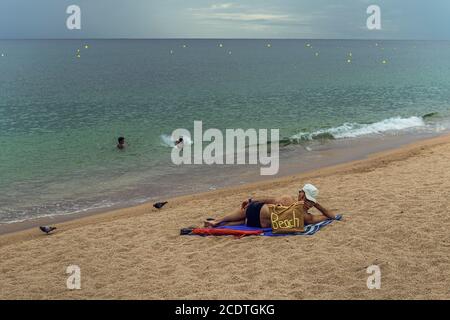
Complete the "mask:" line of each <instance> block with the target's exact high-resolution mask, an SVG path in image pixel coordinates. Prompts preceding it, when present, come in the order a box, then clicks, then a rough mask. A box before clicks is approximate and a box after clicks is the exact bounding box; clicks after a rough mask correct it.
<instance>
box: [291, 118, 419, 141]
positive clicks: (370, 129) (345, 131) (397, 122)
mask: <svg viewBox="0 0 450 320" xmlns="http://www.w3.org/2000/svg"><path fill="white" fill-rule="evenodd" d="M423 126H425V122H424V120H423V119H422V118H421V117H409V118H401V117H394V118H389V119H384V120H382V121H379V122H375V123H370V124H360V123H344V124H343V125H340V126H338V127H334V128H329V129H321V130H317V131H315V132H312V133H309V132H308V133H307V132H300V133H298V134H295V135H293V136H292V137H291V139H294V140H313V139H318V138H321V137H322V138H334V139H342V138H355V137H359V136H365V135H374V134H383V133H385V132H389V131H399V130H405V129H410V128H416V127H423Z"/></svg>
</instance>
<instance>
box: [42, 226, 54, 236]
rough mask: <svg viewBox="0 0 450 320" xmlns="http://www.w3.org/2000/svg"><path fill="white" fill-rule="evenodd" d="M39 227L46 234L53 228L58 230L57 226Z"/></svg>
mask: <svg viewBox="0 0 450 320" xmlns="http://www.w3.org/2000/svg"><path fill="white" fill-rule="evenodd" d="M39 229H41V231H42V232H45V233H46V234H49V233H50V232H52V231H53V230H56V227H50V226H40V227H39Z"/></svg>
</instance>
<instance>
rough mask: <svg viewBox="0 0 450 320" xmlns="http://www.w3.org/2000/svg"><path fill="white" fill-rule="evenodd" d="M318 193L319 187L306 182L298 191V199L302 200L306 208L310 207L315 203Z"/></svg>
mask: <svg viewBox="0 0 450 320" xmlns="http://www.w3.org/2000/svg"><path fill="white" fill-rule="evenodd" d="M318 195H319V189H317V188H316V187H315V186H313V185H312V184H309V183H307V184H305V185H304V186H303V188H301V189H300V190H299V191H298V200H299V201H304V202H305V205H306V206H307V207H308V208H312V207H314V205H315V204H316V203H317V196H318Z"/></svg>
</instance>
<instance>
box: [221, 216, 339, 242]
mask: <svg viewBox="0 0 450 320" xmlns="http://www.w3.org/2000/svg"><path fill="white" fill-rule="evenodd" d="M341 219H342V215H340V214H339V215H336V220H341ZM333 221H334V220H331V219H330V220H325V221H322V222H319V223H316V224H309V225H307V226H305V231H303V232H295V233H272V228H254V227H247V226H246V225H245V224H241V225H239V226H224V227H218V229H232V230H262V231H263V232H264V233H263V234H262V235H263V236H267V237H280V236H293V235H294V236H295V235H301V236H312V235H313V234H315V233H316V232H317V231H319V230H320V229H322V228H323V227H325V226H326V225H329V224H330V223H332V222H333Z"/></svg>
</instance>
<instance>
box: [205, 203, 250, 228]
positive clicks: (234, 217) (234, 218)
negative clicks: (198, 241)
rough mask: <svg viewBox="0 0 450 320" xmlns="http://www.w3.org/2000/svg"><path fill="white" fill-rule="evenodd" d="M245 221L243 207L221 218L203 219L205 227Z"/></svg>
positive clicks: (237, 223)
mask: <svg viewBox="0 0 450 320" xmlns="http://www.w3.org/2000/svg"><path fill="white" fill-rule="evenodd" d="M243 223H245V209H242V208H239V209H238V210H236V211H235V212H233V213H232V214H229V215H227V216H225V217H223V218H221V219H216V220H212V221H205V227H213V228H214V227H219V226H221V225H228V226H230V225H239V224H243Z"/></svg>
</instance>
